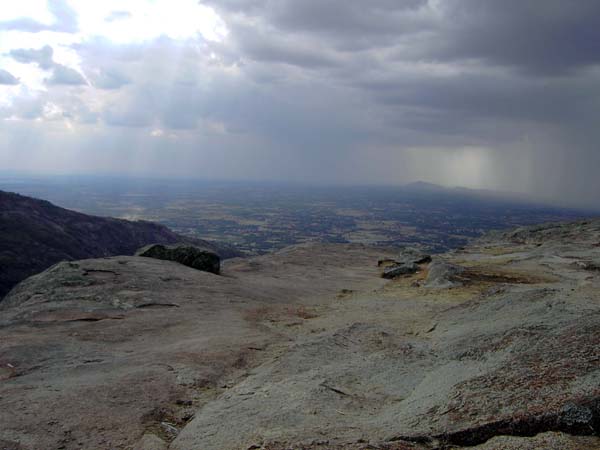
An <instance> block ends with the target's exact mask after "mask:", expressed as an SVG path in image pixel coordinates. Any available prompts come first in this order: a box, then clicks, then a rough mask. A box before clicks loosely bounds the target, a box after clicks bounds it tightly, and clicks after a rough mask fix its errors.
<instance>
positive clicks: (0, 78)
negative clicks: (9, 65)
mask: <svg viewBox="0 0 600 450" xmlns="http://www.w3.org/2000/svg"><path fill="white" fill-rule="evenodd" d="M0 84H4V85H16V84H19V79H18V78H16V77H15V76H14V75H13V74H11V73H10V72H7V71H6V70H4V69H0Z"/></svg>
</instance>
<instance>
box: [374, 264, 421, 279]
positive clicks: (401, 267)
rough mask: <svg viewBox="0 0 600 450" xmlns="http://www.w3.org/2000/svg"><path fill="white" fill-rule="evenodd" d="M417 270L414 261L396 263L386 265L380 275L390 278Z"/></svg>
mask: <svg viewBox="0 0 600 450" xmlns="http://www.w3.org/2000/svg"><path fill="white" fill-rule="evenodd" d="M418 270H419V266H418V265H417V264H415V263H407V264H396V265H394V266H391V267H388V268H386V269H385V270H384V271H383V274H382V275H381V276H382V277H383V278H387V279H392V278H396V277H399V276H402V275H411V274H413V273H416V272H417V271H418Z"/></svg>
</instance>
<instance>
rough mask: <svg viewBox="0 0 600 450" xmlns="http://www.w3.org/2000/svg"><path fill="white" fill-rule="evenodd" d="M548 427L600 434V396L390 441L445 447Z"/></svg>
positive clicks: (528, 434) (529, 433) (524, 434)
mask: <svg viewBox="0 0 600 450" xmlns="http://www.w3.org/2000/svg"><path fill="white" fill-rule="evenodd" d="M548 431H558V432H562V433H566V434H570V435H573V436H600V397H595V398H593V399H591V400H587V401H584V402H580V403H566V404H565V405H564V406H563V407H562V408H561V409H560V410H559V411H557V412H553V413H550V412H549V413H545V414H538V415H524V416H522V417H511V418H508V419H502V420H498V421H494V422H488V423H485V424H482V425H478V426H474V427H469V428H465V429H462V430H457V431H451V432H447V433H442V434H437V435H431V436H429V435H416V436H396V437H393V438H391V439H389V442H410V443H415V444H424V445H427V446H428V447H430V448H434V449H445V448H449V447H451V446H461V447H470V446H475V445H479V444H483V443H485V442H487V441H488V440H490V439H491V438H493V437H496V436H519V437H532V436H535V435H537V434H540V433H545V432H548Z"/></svg>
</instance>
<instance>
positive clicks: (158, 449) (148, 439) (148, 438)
mask: <svg viewBox="0 0 600 450" xmlns="http://www.w3.org/2000/svg"><path fill="white" fill-rule="evenodd" d="M167 448H168V447H167V443H166V442H165V441H163V440H162V439H161V438H159V437H158V436H156V435H154V434H145V435H144V436H142V438H141V439H140V440H139V441H138V442H137V443H136V444H135V445H134V447H133V450H166V449H167Z"/></svg>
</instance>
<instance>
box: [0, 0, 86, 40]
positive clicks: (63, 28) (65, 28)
mask: <svg viewBox="0 0 600 450" xmlns="http://www.w3.org/2000/svg"><path fill="white" fill-rule="evenodd" d="M47 4H48V11H50V13H51V14H52V15H53V16H54V18H55V22H54V23H53V24H50V25H47V24H44V23H40V22H37V21H35V20H32V19H29V18H27V17H21V18H18V19H14V20H7V21H2V22H0V31H1V30H16V31H26V32H30V33H39V32H40V31H58V32H63V33H76V32H77V31H78V29H79V27H78V20H77V14H76V13H75V11H74V10H73V8H71V7H70V6H69V4H68V2H67V1H66V0H48V1H47Z"/></svg>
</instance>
